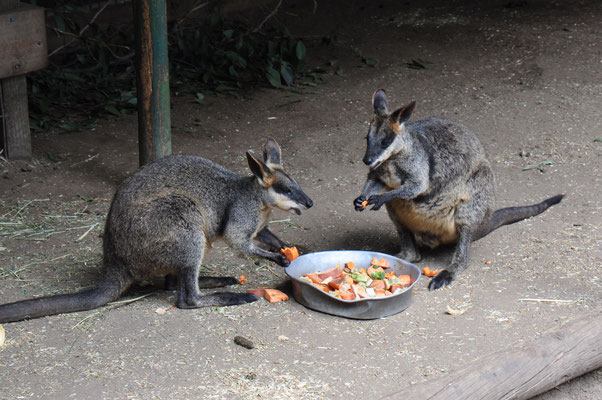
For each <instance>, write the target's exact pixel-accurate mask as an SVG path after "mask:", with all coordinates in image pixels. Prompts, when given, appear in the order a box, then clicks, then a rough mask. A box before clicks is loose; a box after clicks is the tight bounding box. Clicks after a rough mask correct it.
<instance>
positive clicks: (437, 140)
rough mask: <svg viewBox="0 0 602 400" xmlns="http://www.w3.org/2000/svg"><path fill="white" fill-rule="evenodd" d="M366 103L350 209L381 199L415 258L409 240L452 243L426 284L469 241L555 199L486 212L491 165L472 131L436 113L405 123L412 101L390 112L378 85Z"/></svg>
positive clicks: (450, 273) (455, 266)
mask: <svg viewBox="0 0 602 400" xmlns="http://www.w3.org/2000/svg"><path fill="white" fill-rule="evenodd" d="M372 104H373V106H374V116H373V117H372V120H371V122H370V128H369V131H368V136H367V140H368V144H367V148H366V154H365V155H364V159H363V161H364V163H365V164H366V165H368V166H369V167H370V172H369V173H368V179H367V180H366V183H365V185H364V188H363V190H362V193H361V195H360V196H359V197H358V198H356V199H355V200H354V202H353V204H354V206H355V209H356V210H358V211H362V210H363V209H364V208H365V207H366V206H368V205H372V206H373V207H372V210H378V209H379V208H381V207H382V205H383V204H384V205H385V206H386V208H387V212H388V214H389V217H390V218H391V220H392V221H393V223H394V224H395V227H396V228H397V232H398V233H399V236H400V239H401V251H400V252H399V254H398V257H400V258H402V259H405V260H408V261H413V262H415V261H419V260H420V254H419V251H418V248H417V246H428V247H431V248H433V247H436V246H438V245H440V244H448V243H457V244H456V249H455V252H454V254H453V257H452V260H451V263H450V265H449V266H448V267H447V268H445V269H443V270H441V271H440V272H439V273H438V274H437V276H435V277H434V278H433V279H432V280H431V282H430V283H429V289H430V290H434V289H439V288H441V287H444V286H446V285H449V284H450V283H451V282H452V280H453V279H454V277H455V276H456V274H457V273H458V272H459V271H461V270H463V269H465V268H466V267H467V266H468V249H469V247H470V244H471V242H473V241H475V240H477V239H480V238H482V237H483V236H485V235H487V234H488V233H490V232H491V231H493V230H494V229H496V228H498V227H500V226H502V225H507V224H511V223H514V222H517V221H520V220H522V219H525V218H529V217H532V216H534V215H537V214H539V213H542V212H543V211H544V210H546V209H547V208H548V207H550V206H552V205H554V204H557V203H559V202H560V201H561V200H562V198H563V195H557V196H554V197H551V198H549V199H547V200H544V201H543V202H541V203H539V204H535V205H530V206H523V207H509V208H503V209H499V210H497V211H495V212H494V210H495V209H494V194H493V189H494V181H493V172H492V170H491V166H490V165H489V161H487V159H486V157H485V151H484V149H483V146H482V145H481V143H480V142H479V140H478V139H477V137H476V135H475V134H474V133H473V132H471V131H470V130H468V129H467V128H465V127H464V126H462V125H460V124H458V123H457V122H454V121H451V120H449V119H446V118H439V117H430V118H426V119H423V120H420V121H416V122H413V123H409V124H406V122H407V121H408V119H409V118H410V115H411V114H412V111H413V110H414V107H415V105H416V102H415V101H412V102H411V103H409V104H408V105H406V106H405V107H402V108H400V109H398V110H396V111H394V112H392V113H390V112H389V104H388V100H387V96H386V94H385V92H384V90H382V89H381V90H377V91H376V92H375V93H374V95H373V97H372ZM366 201H367V203H366Z"/></svg>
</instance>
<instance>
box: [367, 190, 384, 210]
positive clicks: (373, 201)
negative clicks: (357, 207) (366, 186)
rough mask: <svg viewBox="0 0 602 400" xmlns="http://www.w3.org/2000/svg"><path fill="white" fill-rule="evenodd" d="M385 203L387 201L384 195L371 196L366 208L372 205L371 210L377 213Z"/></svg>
mask: <svg viewBox="0 0 602 400" xmlns="http://www.w3.org/2000/svg"><path fill="white" fill-rule="evenodd" d="M386 202H387V199H386V198H385V195H383V194H373V195H372V196H370V198H369V199H368V204H367V205H366V206H370V205H373V206H374V207H372V210H374V211H378V210H380V208H381V207H382V206H383V204H385V203H386Z"/></svg>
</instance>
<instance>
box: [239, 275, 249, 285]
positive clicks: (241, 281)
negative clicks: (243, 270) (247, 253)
mask: <svg viewBox="0 0 602 400" xmlns="http://www.w3.org/2000/svg"><path fill="white" fill-rule="evenodd" d="M238 283H239V284H241V285H244V284H245V283H247V277H246V276H244V275H241V276H239V277H238Z"/></svg>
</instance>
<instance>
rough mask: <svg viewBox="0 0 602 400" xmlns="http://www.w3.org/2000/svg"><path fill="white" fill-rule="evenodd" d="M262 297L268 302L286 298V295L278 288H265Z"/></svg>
mask: <svg viewBox="0 0 602 400" xmlns="http://www.w3.org/2000/svg"><path fill="white" fill-rule="evenodd" d="M263 297H265V299H266V300H267V301H269V302H270V303H277V302H279V301H285V300H288V296H287V295H286V294H285V293H282V292H281V291H280V290H276V289H265V293H264V294H263Z"/></svg>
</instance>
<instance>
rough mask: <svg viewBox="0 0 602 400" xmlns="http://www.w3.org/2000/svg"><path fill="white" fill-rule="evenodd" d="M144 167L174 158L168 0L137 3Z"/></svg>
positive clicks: (138, 86) (137, 0) (137, 62)
mask: <svg viewBox="0 0 602 400" xmlns="http://www.w3.org/2000/svg"><path fill="white" fill-rule="evenodd" d="M132 5H133V7H134V21H135V25H136V66H137V68H136V75H137V76H136V84H137V98H138V146H139V149H140V165H144V164H147V163H148V162H150V161H154V160H158V159H160V158H162V157H164V156H167V155H169V154H171V116H170V109H169V107H170V101H169V64H168V57H167V7H166V3H165V0H133V1H132Z"/></svg>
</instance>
